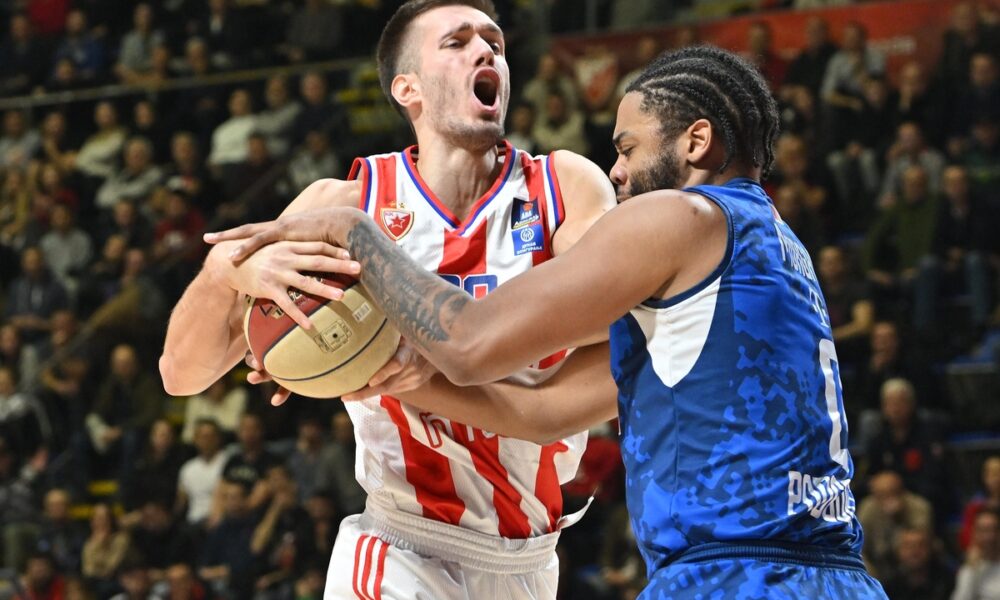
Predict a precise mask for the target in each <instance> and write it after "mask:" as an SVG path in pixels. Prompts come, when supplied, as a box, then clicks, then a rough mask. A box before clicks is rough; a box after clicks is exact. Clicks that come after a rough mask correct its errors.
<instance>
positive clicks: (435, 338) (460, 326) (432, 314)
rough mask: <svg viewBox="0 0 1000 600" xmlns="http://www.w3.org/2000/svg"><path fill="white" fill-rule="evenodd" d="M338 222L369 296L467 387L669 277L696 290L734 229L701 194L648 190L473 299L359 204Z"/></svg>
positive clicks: (587, 327) (563, 339) (563, 343)
mask: <svg viewBox="0 0 1000 600" xmlns="http://www.w3.org/2000/svg"><path fill="white" fill-rule="evenodd" d="M334 220H335V223H331V224H330V231H331V235H332V240H331V241H333V242H335V243H340V244H344V245H345V247H347V248H348V250H349V251H350V252H351V255H352V256H353V257H355V259H356V260H358V261H360V262H361V264H362V281H363V283H364V284H365V286H366V287H367V288H368V290H369V292H371V293H372V294H373V296H374V297H375V298H376V300H377V302H378V303H379V304H380V306H382V308H383V309H384V310H385V312H386V314H387V315H388V316H389V318H390V319H391V320H392V321H393V323H394V324H396V325H397V326H398V327H399V329H400V330H401V331H402V333H403V335H404V336H406V337H407V338H408V339H409V340H411V341H412V342H414V343H416V344H417V346H418V347H419V348H420V349H421V352H423V353H424V354H425V355H426V356H427V357H428V358H429V359H430V360H431V362H433V363H434V364H435V365H436V366H437V367H438V368H439V369H441V371H442V372H443V373H444V374H445V375H446V376H447V377H448V379H450V380H451V381H453V382H455V383H458V384H460V385H474V384H477V383H482V382H489V381H495V380H497V379H500V378H502V377H505V376H507V375H509V374H510V373H512V372H514V371H516V370H517V369H519V368H521V367H523V366H524V365H526V364H529V363H531V362H533V361H536V360H538V359H540V358H542V357H544V356H547V355H548V354H550V353H552V352H555V351H557V350H559V349H560V348H566V347H570V346H574V345H576V344H578V343H579V341H580V336H581V332H584V333H583V335H586V332H594V331H597V330H598V329H599V328H602V327H607V326H608V325H609V324H611V323H612V322H613V321H615V320H616V319H618V318H619V317H621V316H622V315H624V314H625V313H626V312H627V311H628V310H630V309H631V308H632V307H634V306H636V305H637V304H639V303H640V302H642V301H643V300H645V299H647V298H649V297H651V296H654V295H656V294H658V293H661V292H666V291H668V290H669V289H670V288H671V285H672V284H673V283H678V286H679V287H680V289H685V287H684V286H686V287H690V286H691V285H694V284H695V283H697V282H698V281H700V279H701V278H703V277H704V276H706V275H707V274H708V273H710V272H711V271H712V270H713V269H714V268H715V266H716V265H718V264H719V262H720V260H721V259H722V257H723V254H724V249H725V247H726V235H727V234H726V227H725V218H724V216H723V215H722V213H721V211H720V210H719V209H718V208H717V207H715V206H714V205H712V204H711V203H710V202H709V201H707V200H705V199H704V198H701V197H700V196H696V195H693V194H683V193H680V192H674V191H660V192H654V193H651V194H646V195H643V196H639V197H636V198H633V199H632V200H630V201H628V202H627V203H625V204H623V205H621V206H619V207H618V208H616V209H615V210H612V211H610V212H608V214H606V215H605V216H604V217H603V218H601V219H600V220H599V221H598V223H597V224H595V225H594V227H593V228H592V229H591V230H590V231H588V232H587V233H586V234H585V235H584V236H583V238H582V239H581V240H580V242H579V243H577V244H576V245H575V246H574V247H573V248H571V249H570V250H569V251H567V252H566V253H565V254H562V255H560V256H557V257H556V258H554V259H553V260H550V261H548V262H546V263H544V264H542V265H540V266H538V267H536V268H534V269H531V270H530V271H529V272H527V273H525V274H523V275H521V276H519V277H517V278H515V279H514V280H512V281H511V282H509V283H507V284H504V285H502V286H500V287H499V288H497V289H496V290H495V291H494V292H492V293H490V294H488V295H487V296H485V297H484V298H482V299H480V300H473V299H472V298H470V297H469V296H468V295H467V294H465V293H463V292H461V291H460V290H457V289H456V288H455V287H454V286H451V285H449V284H447V283H445V282H444V281H443V280H441V279H440V278H438V277H436V276H434V275H432V274H429V273H427V272H426V271H423V270H422V269H420V268H419V266H418V265H417V264H416V263H414V262H413V261H412V260H410V259H409V258H408V257H406V256H405V255H404V254H403V253H402V252H400V251H399V250H398V249H397V248H396V247H395V245H394V244H392V243H391V242H390V241H388V240H387V239H386V238H385V236H384V235H382V234H381V233H380V232H379V231H378V229H377V228H376V227H375V226H374V225H373V224H372V223H371V222H370V220H369V219H365V218H362V213H360V211H353V212H352V213H351V216H350V217H344V216H343V214H342V213H336V218H335V219H334ZM682 267H683V268H682ZM668 295H669V294H668Z"/></svg>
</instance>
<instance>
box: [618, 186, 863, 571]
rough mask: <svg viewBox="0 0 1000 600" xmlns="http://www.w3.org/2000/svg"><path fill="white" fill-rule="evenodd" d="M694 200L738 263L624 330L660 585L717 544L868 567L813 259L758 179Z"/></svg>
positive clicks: (635, 457)
mask: <svg viewBox="0 0 1000 600" xmlns="http://www.w3.org/2000/svg"><path fill="white" fill-rule="evenodd" d="M687 191H690V192H696V193H698V194H701V195H703V196H706V197H707V198H709V199H710V200H712V201H713V202H714V203H715V204H717V205H718V206H719V207H720V208H721V209H722V211H723V212H724V213H725V216H726V219H727V221H728V226H729V242H728V247H727V250H726V255H725V258H724V259H723V261H722V263H721V264H720V265H719V266H718V268H717V269H716V270H715V272H713V273H712V274H711V275H710V276H709V277H707V278H706V279H705V280H704V281H703V282H701V283H700V284H699V285H697V286H695V287H694V288H692V289H690V290H688V291H687V292H685V293H683V294H680V295H678V296H676V297H673V298H669V299H666V300H649V301H647V302H644V303H643V304H641V305H640V306H637V307H635V308H634V309H632V310H631V311H630V312H629V314H627V315H625V316H624V317H623V318H621V319H619V320H618V321H616V322H615V323H614V324H613V325H612V326H611V370H612V373H613V375H614V378H615V380H616V382H617V384H618V388H619V398H618V402H619V414H620V415H621V437H622V439H621V446H622V456H623V458H624V461H625V466H626V473H627V474H626V488H627V499H628V508H629V513H630V514H631V517H632V524H633V527H634V531H635V535H636V538H637V539H638V542H639V546H640V549H641V551H642V554H643V557H644V558H645V560H646V565H647V568H648V570H649V573H650V575H651V576H652V574H653V573H654V572H656V570H657V569H659V568H660V567H662V566H663V565H665V564H668V563H669V562H670V561H672V560H674V559H676V558H677V557H678V556H680V555H681V554H682V553H684V552H685V551H688V550H690V549H692V548H697V547H698V546H699V545H702V544H707V543H719V542H722V543H733V544H740V543H743V542H748V541H761V540H764V541H773V542H776V543H778V544H781V543H787V544H789V545H791V546H793V547H803V546H804V547H818V548H820V549H822V550H824V551H826V552H830V553H835V554H840V555H851V556H855V557H856V556H858V555H859V554H860V549H861V542H862V538H861V527H860V525H859V523H858V520H857V518H856V517H855V515H854V513H855V502H854V497H853V496H852V494H851V491H850V487H849V486H850V482H851V477H852V476H853V473H854V467H853V465H852V463H851V458H850V455H849V454H848V451H847V423H846V419H845V417H844V408H843V401H842V398H841V385H840V376H839V371H838V365H837V354H836V352H835V350H834V345H833V341H832V333H831V331H830V323H829V318H828V316H827V311H826V303H825V301H824V299H823V294H822V292H821V291H820V287H819V284H818V282H817V280H816V274H815V272H814V270H813V265H812V261H811V260H810V258H809V254H808V253H807V252H806V250H805V248H803V246H802V244H801V242H799V240H798V239H797V238H796V236H795V234H794V233H792V231H791V229H789V227H788V226H787V225H786V224H785V223H784V222H782V221H781V219H780V217H779V216H778V214H777V212H776V211H775V210H774V208H773V207H772V204H771V201H770V199H769V198H768V197H767V195H766V194H765V193H764V190H763V189H762V188H761V187H760V185H759V184H758V183H757V182H755V181H753V180H751V179H744V178H740V179H734V180H731V181H729V182H728V183H726V184H725V185H722V186H697V187H693V188H689V189H688V190H687Z"/></svg>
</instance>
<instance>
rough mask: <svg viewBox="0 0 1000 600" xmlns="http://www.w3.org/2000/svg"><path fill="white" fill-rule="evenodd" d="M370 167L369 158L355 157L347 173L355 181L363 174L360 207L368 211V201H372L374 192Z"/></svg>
mask: <svg viewBox="0 0 1000 600" xmlns="http://www.w3.org/2000/svg"><path fill="white" fill-rule="evenodd" d="M369 168H370V164H369V162H368V159H365V158H355V159H354V163H352V164H351V171H350V173H348V175H347V180H348V181H354V180H355V179H357V178H358V175H361V200H360V201H359V203H358V208H360V209H361V210H363V211H365V212H368V203H369V202H370V201H371V193H372V189H371V185H372V174H371V171H370V170H369Z"/></svg>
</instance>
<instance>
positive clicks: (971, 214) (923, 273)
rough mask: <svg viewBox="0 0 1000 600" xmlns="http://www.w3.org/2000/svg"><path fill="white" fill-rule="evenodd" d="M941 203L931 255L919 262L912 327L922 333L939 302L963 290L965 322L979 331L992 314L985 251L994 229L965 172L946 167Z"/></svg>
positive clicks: (933, 318) (936, 313) (935, 314)
mask: <svg viewBox="0 0 1000 600" xmlns="http://www.w3.org/2000/svg"><path fill="white" fill-rule="evenodd" d="M943 181H944V183H943V186H942V187H943V194H942V195H943V196H944V202H942V203H941V206H940V208H939V211H938V216H937V222H936V224H935V228H934V229H935V234H934V245H933V252H932V253H931V254H929V255H927V256H925V257H924V258H923V259H922V260H921V261H920V272H919V276H918V279H917V282H916V299H915V302H914V323H915V325H916V326H917V327H918V328H919V329H923V330H927V329H929V328H931V327H932V326H933V325H935V324H936V323H937V324H939V325H943V323H939V322H938V321H937V319H938V317H939V315H940V301H939V300H940V298H941V296H942V295H945V294H947V295H953V294H954V293H955V292H960V291H963V290H964V291H967V292H968V293H969V295H970V297H971V300H972V302H971V307H970V308H971V323H972V325H973V327H974V328H975V329H976V330H978V331H981V330H982V329H983V328H985V326H986V324H987V320H988V319H989V317H990V313H991V311H992V304H991V303H990V297H991V295H992V294H991V288H992V283H991V276H990V266H989V250H990V246H991V245H992V236H993V232H994V229H995V226H994V219H993V215H992V214H991V212H990V211H989V208H988V207H987V206H986V205H985V204H983V203H982V202H981V201H980V198H979V197H978V196H974V195H973V194H972V191H971V189H970V185H969V177H968V173H967V172H966V170H965V169H964V168H963V167H961V166H958V165H952V166H950V167H946V168H945V170H944V176H943Z"/></svg>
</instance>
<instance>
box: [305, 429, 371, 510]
mask: <svg viewBox="0 0 1000 600" xmlns="http://www.w3.org/2000/svg"><path fill="white" fill-rule="evenodd" d="M330 423H331V433H332V435H331V439H330V441H329V442H328V443H327V444H326V446H325V447H324V448H323V453H322V455H321V456H320V466H319V467H318V471H317V473H316V485H315V489H317V490H324V491H328V492H331V493H332V494H333V495H334V497H335V505H336V509H337V511H338V512H339V513H340V514H342V515H352V514H355V513H359V512H361V511H362V510H364V508H365V491H364V490H363V489H362V488H361V485H360V484H358V482H357V480H356V479H355V478H354V457H355V452H356V451H357V448H356V446H355V441H354V425H353V424H352V423H351V419H350V417H349V416H347V412H346V411H337V412H335V413H334V414H333V417H331V419H330Z"/></svg>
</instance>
